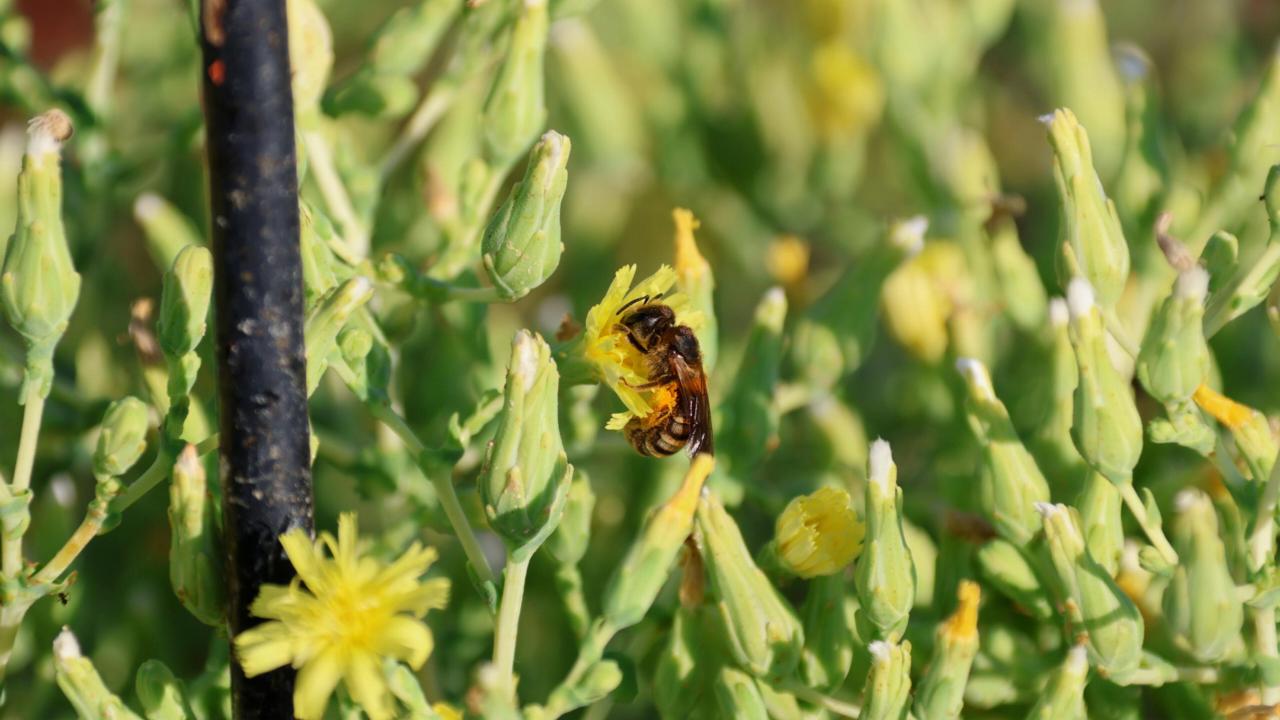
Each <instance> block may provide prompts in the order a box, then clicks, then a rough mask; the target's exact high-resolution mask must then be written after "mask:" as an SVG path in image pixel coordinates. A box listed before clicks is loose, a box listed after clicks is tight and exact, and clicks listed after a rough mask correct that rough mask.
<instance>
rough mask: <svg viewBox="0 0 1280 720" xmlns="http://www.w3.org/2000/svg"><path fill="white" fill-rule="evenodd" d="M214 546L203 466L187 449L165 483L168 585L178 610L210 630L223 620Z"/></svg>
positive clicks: (193, 451) (190, 447)
mask: <svg viewBox="0 0 1280 720" xmlns="http://www.w3.org/2000/svg"><path fill="white" fill-rule="evenodd" d="M220 545H221V543H220V542H219V539H218V537H217V531H216V530H215V528H214V524H213V505H212V498H211V496H210V495H209V492H208V488H207V485H206V479H205V472H204V467H203V466H202V465H201V464H200V458H199V457H198V456H197V455H196V449H195V446H193V445H188V446H187V447H186V448H185V449H184V450H183V451H182V453H181V454H180V455H179V456H178V461H177V463H175V464H174V466H173V481H172V483H171V484H170V485H169V583H170V584H171V585H172V586H173V593H174V595H177V596H178V600H179V601H180V602H181V603H182V605H183V607H185V608H186V609H187V611H188V612H190V613H191V614H192V615H194V616H195V617H196V619H198V620H200V622H203V623H204V624H206V625H209V626H210V627H222V625H223V624H224V623H225V622H226V596H225V592H224V587H225V583H224V582H223V578H222V573H221V568H222V564H221V560H220V558H221V557H222V552H221V547H220Z"/></svg>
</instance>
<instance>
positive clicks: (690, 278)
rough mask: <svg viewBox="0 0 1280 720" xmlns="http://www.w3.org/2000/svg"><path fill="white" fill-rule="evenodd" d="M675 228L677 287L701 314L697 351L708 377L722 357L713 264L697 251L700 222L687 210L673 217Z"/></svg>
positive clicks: (692, 308) (679, 211)
mask: <svg viewBox="0 0 1280 720" xmlns="http://www.w3.org/2000/svg"><path fill="white" fill-rule="evenodd" d="M671 216H672V218H673V219H674V220H675V224H676V236H675V243H676V251H675V262H674V263H673V264H674V266H675V270H676V286H677V287H678V288H680V291H681V292H683V293H684V294H685V295H688V296H689V306H690V309H691V310H693V311H694V312H700V313H702V327H700V328H698V348H699V349H700V350H701V351H702V368H703V369H704V370H705V371H707V372H708V373H709V372H711V371H712V370H713V369H714V368H715V366H716V357H717V355H718V353H719V345H720V330H719V325H718V323H717V322H716V308H715V303H714V302H713V299H712V295H713V294H714V292H715V287H716V280H715V275H714V274H713V273H712V271H711V263H709V262H707V259H706V258H704V257H702V253H701V252H699V251H698V243H697V241H696V240H694V237H693V231H694V230H697V229H698V225H699V223H698V219H697V218H695V217H694V216H693V213H692V212H690V211H688V210H685V209H684V208H676V209H675V210H673V211H672V213H671Z"/></svg>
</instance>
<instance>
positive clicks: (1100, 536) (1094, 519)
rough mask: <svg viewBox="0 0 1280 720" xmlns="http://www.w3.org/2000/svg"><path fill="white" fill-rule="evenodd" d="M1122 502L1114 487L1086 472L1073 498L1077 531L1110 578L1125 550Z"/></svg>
mask: <svg viewBox="0 0 1280 720" xmlns="http://www.w3.org/2000/svg"><path fill="white" fill-rule="evenodd" d="M1123 504H1124V500H1123V498H1121V497H1120V491H1119V490H1118V489H1117V488H1116V486H1115V485H1114V484H1113V483H1112V482H1111V481H1110V480H1107V479H1106V478H1105V477H1103V476H1101V475H1099V474H1098V473H1096V472H1091V473H1089V477H1088V478H1086V479H1085V481H1084V488H1083V489H1082V490H1081V491H1080V496H1079V497H1077V498H1076V501H1075V507H1076V508H1077V509H1079V510H1080V531H1081V532H1082V533H1083V534H1084V539H1085V544H1086V545H1087V546H1088V548H1089V554H1090V555H1092V556H1093V559H1094V560H1097V561H1098V564H1099V565H1101V566H1102V567H1104V568H1106V570H1107V574H1108V575H1110V576H1112V577H1115V574H1116V570H1117V569H1118V568H1119V566H1120V555H1121V554H1122V553H1123V552H1124V523H1123V522H1122V520H1121V516H1120V506H1121V505H1123Z"/></svg>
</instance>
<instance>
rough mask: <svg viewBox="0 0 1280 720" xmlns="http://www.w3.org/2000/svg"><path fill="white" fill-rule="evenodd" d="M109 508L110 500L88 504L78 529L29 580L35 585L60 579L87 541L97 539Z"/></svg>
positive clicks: (104, 499) (96, 499) (100, 499)
mask: <svg viewBox="0 0 1280 720" xmlns="http://www.w3.org/2000/svg"><path fill="white" fill-rule="evenodd" d="M109 507H110V498H94V500H93V501H92V502H90V503H89V511H88V512H87V513H85V516H84V520H82V521H80V527H78V528H76V531H75V532H74V533H72V534H71V537H69V538H67V541H66V542H65V543H63V545H62V549H60V550H58V553H57V554H56V555H54V556H53V559H51V560H50V561H49V562H48V563H46V564H45V566H44V567H43V568H41V569H40V571H39V572H37V573H36V574H35V575H34V576H33V577H32V578H31V579H32V580H33V581H34V582H36V583H51V582H56V581H57V579H58V578H60V577H62V573H64V572H66V571H67V568H69V567H71V563H73V562H75V559H76V558H77V557H79V556H80V553H81V552H83V551H84V549H85V547H86V546H87V545H88V544H89V541H91V540H93V539H94V538H95V537H97V535H98V531H99V530H101V529H102V523H103V522H104V521H106V519H107V512H108V509H109Z"/></svg>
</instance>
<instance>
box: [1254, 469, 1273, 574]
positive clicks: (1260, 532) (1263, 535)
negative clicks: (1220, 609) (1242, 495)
mask: <svg viewBox="0 0 1280 720" xmlns="http://www.w3.org/2000/svg"><path fill="white" fill-rule="evenodd" d="M1278 495H1280V454H1277V456H1276V459H1275V461H1274V462H1273V463H1272V464H1271V473H1270V474H1269V475H1268V476H1267V484H1266V486H1265V487H1263V488H1262V497H1261V498H1259V500H1258V517H1257V520H1256V521H1255V522H1254V525H1253V533H1252V534H1251V535H1250V536H1249V569H1250V570H1251V571H1253V572H1255V573H1257V572H1260V571H1261V570H1262V568H1263V567H1264V566H1265V565H1266V564H1267V563H1269V562H1271V561H1272V560H1273V556H1274V555H1275V540H1276V530H1275V516H1276V500H1277V496H1278Z"/></svg>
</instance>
